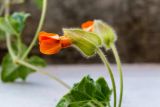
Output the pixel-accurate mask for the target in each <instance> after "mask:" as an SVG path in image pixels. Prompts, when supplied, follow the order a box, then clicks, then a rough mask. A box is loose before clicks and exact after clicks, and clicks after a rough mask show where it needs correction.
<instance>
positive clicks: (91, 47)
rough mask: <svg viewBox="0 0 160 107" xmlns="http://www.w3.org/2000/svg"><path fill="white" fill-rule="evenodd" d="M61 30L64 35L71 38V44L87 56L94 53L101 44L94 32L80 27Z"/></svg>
mask: <svg viewBox="0 0 160 107" xmlns="http://www.w3.org/2000/svg"><path fill="white" fill-rule="evenodd" d="M63 31H64V35H65V36H68V37H69V38H71V39H72V42H73V45H74V46H75V47H76V48H77V49H78V50H80V52H82V54H83V55H85V56H87V57H90V56H92V55H94V54H95V53H96V50H97V48H98V47H100V46H101V39H100V38H99V36H98V35H96V34H95V33H91V32H86V31H83V30H81V29H63Z"/></svg>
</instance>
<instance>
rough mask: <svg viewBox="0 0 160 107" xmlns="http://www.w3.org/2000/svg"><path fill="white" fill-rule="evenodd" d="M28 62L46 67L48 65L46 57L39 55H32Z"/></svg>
mask: <svg viewBox="0 0 160 107" xmlns="http://www.w3.org/2000/svg"><path fill="white" fill-rule="evenodd" d="M28 62H29V63H30V64H33V65H36V66H41V67H45V66H46V62H45V60H44V59H42V58H40V57H38V56H31V57H30V58H29V59H28Z"/></svg>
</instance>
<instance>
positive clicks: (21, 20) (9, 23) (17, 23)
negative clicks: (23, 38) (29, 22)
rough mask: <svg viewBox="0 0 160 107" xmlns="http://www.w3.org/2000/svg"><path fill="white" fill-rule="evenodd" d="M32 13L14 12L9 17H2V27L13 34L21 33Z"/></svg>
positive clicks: (0, 19)
mask: <svg viewBox="0 0 160 107" xmlns="http://www.w3.org/2000/svg"><path fill="white" fill-rule="evenodd" d="M29 15H30V14H28V13H23V12H19V13H17V12H16V13H13V14H12V15H11V16H9V17H8V18H7V19H5V18H4V17H0V29H1V30H2V31H4V32H6V33H10V34H12V35H19V34H20V33H21V32H22V31H23V29H24V26H25V22H26V19H27V18H28V16H29Z"/></svg>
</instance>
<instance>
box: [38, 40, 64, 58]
mask: <svg viewBox="0 0 160 107" xmlns="http://www.w3.org/2000/svg"><path fill="white" fill-rule="evenodd" d="M61 48H62V47H61V44H60V41H59V40H52V39H48V40H43V41H41V42H40V52H42V53H43V54H47V55H51V54H56V53H58V52H59V51H60V50H61Z"/></svg>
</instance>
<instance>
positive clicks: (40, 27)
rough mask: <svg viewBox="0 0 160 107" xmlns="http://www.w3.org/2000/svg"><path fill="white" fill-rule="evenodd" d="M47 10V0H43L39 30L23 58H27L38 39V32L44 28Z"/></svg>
mask: <svg viewBox="0 0 160 107" xmlns="http://www.w3.org/2000/svg"><path fill="white" fill-rule="evenodd" d="M46 10H47V0H43V7H42V13H41V18H40V21H39V25H38V28H37V31H36V33H35V36H34V38H33V40H32V42H31V44H30V45H29V47H28V49H27V50H26V52H25V53H24V54H23V56H22V60H23V59H25V58H26V57H27V56H28V54H29V52H30V51H31V49H32V48H33V46H34V45H35V43H36V41H37V38H38V34H39V32H40V30H41V29H42V26H43V23H44V19H45V15H46Z"/></svg>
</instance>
